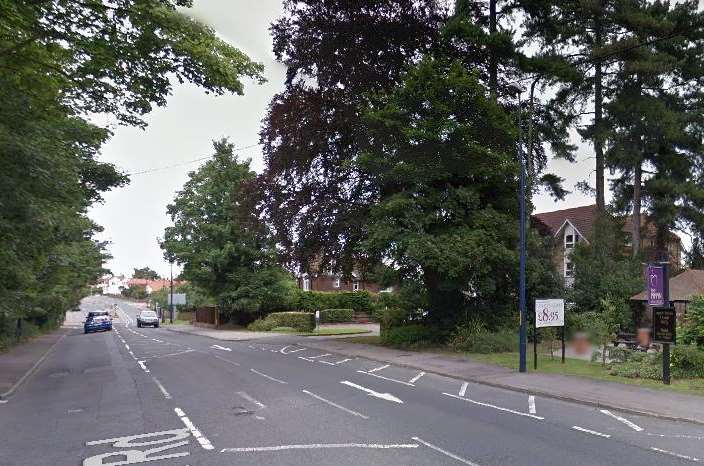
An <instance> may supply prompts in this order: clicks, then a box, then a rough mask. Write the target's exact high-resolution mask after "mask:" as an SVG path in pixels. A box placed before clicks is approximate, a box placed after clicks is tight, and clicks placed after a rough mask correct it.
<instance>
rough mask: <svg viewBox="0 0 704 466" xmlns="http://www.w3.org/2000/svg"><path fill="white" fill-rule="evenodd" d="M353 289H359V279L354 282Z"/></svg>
mask: <svg viewBox="0 0 704 466" xmlns="http://www.w3.org/2000/svg"><path fill="white" fill-rule="evenodd" d="M352 291H359V281H357V280H355V281H353V282H352Z"/></svg>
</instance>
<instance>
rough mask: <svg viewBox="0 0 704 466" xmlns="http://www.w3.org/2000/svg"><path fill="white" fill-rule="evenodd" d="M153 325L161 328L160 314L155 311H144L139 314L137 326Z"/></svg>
mask: <svg viewBox="0 0 704 466" xmlns="http://www.w3.org/2000/svg"><path fill="white" fill-rule="evenodd" d="M145 325H152V326H154V328H159V316H157V315H156V312H154V311H142V312H140V313H139V315H138V316H137V327H144V326H145Z"/></svg>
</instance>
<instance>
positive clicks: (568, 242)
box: [565, 235, 575, 249]
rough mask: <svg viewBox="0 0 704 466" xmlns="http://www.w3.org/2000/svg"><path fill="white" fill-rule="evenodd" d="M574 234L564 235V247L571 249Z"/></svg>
mask: <svg viewBox="0 0 704 466" xmlns="http://www.w3.org/2000/svg"><path fill="white" fill-rule="evenodd" d="M574 236H575V235H565V249H572V248H573V247H574V243H575V238H574Z"/></svg>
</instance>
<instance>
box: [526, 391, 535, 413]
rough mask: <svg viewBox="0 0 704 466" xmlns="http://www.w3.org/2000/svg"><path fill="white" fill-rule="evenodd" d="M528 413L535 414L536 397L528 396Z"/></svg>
mask: <svg viewBox="0 0 704 466" xmlns="http://www.w3.org/2000/svg"><path fill="white" fill-rule="evenodd" d="M528 412H529V413H531V414H535V396H533V395H528Z"/></svg>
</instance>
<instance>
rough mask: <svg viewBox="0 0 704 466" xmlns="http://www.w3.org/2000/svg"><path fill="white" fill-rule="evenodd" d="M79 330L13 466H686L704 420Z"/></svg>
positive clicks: (23, 403) (25, 404) (187, 338)
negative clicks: (663, 417) (637, 413)
mask: <svg viewBox="0 0 704 466" xmlns="http://www.w3.org/2000/svg"><path fill="white" fill-rule="evenodd" d="M114 302H117V303H119V306H120V309H121V310H120V313H121V317H122V318H121V319H120V320H121V321H120V322H118V323H116V324H115V329H114V331H113V332H105V333H96V334H89V335H84V334H83V332H82V328H81V327H79V322H80V317H81V316H80V315H74V316H70V317H72V319H73V321H74V322H75V323H76V324H75V328H74V329H72V330H71V332H70V334H69V335H68V336H67V337H66V338H64V339H63V340H62V341H61V342H60V343H58V345H57V347H56V348H55V349H54V350H53V351H52V353H51V354H50V356H49V357H48V358H47V360H46V361H45V362H44V364H43V365H42V366H41V368H40V369H39V371H37V373H36V374H34V375H33V376H32V377H31V378H30V379H29V380H28V381H27V382H26V384H25V385H24V386H22V387H21V388H20V389H19V390H18V392H17V393H16V394H15V395H14V396H13V397H12V398H11V399H10V400H8V402H7V403H4V404H0V438H1V439H2V448H1V449H0V464H2V465H5V466H10V465H13V466H14V465H16V466H28V465H37V466H39V465H52V466H53V465H61V466H67V465H84V466H97V465H125V464H149V465H150V466H151V465H177V466H186V465H188V466H195V465H231V464H238V465H328V464H333V465H372V464H373V465H463V464H464V465H482V466H488V465H542V466H547V465H555V466H566V465H614V464H615V465H638V466H646V465H653V466H655V465H681V464H697V462H704V426H698V425H695V424H688V423H677V422H671V421H663V420H658V419H654V418H649V417H640V416H633V415H628V414H623V413H618V412H613V411H605V412H604V411H602V410H599V409H597V408H592V407H586V406H582V405H578V404H573V403H567V402H562V401H559V400H553V399H546V398H540V397H533V396H531V395H530V394H523V393H516V392H511V391H505V390H500V389H496V388H492V387H487V386H482V385H477V384H472V383H467V382H464V381H462V380H456V379H451V378H447V377H440V376H436V375H433V374H426V373H423V372H421V371H417V370H411V369H408V368H403V367H394V366H387V365H386V364H381V363H378V362H375V361H371V360H365V359H358V358H352V359H350V358H347V357H345V356H342V355H337V354H326V353H324V352H321V351H319V350H314V349H310V348H307V347H306V346H305V339H303V338H299V337H286V338H273V339H259V340H252V341H243V342H222V341H217V340H212V339H209V338H206V337H201V336H195V335H186V334H180V333H174V332H170V331H168V330H166V329H164V328H160V329H153V328H137V327H136V325H135V323H134V319H135V316H136V313H137V312H138V310H139V308H138V307H137V306H136V305H133V304H131V303H129V302H126V301H121V300H116V299H114V298H108V297H97V296H96V297H91V298H87V299H86V300H84V302H83V306H82V312H84V313H85V312H87V311H90V310H96V309H103V308H106V307H108V306H110V305H111V304H112V303H114Z"/></svg>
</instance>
